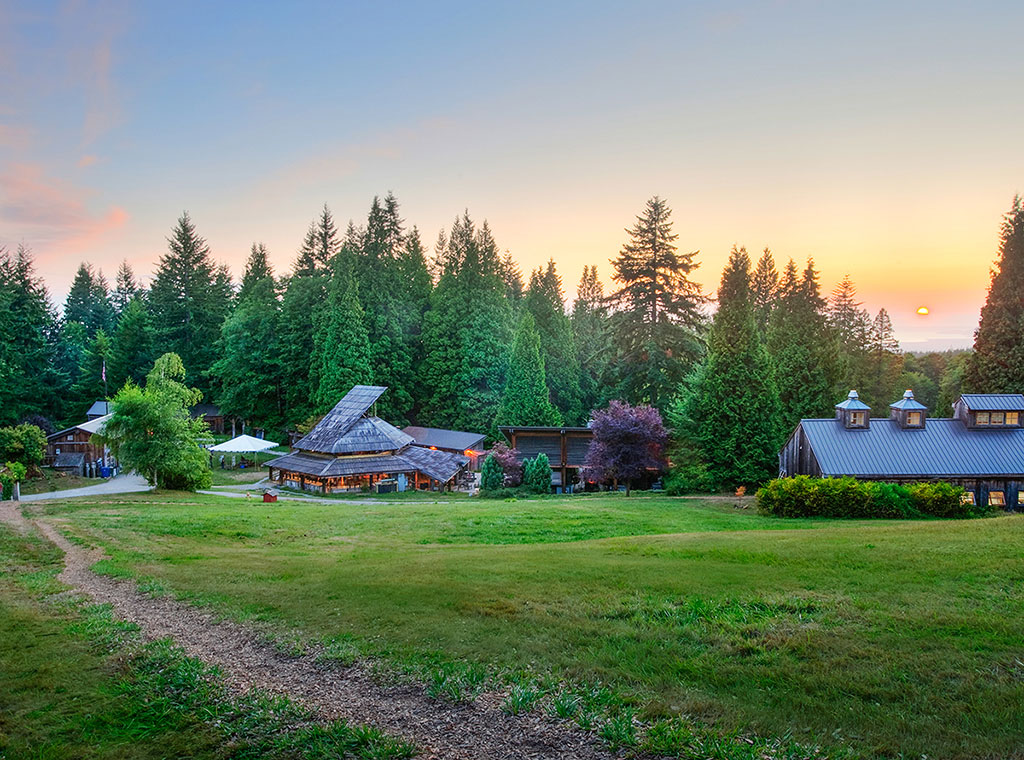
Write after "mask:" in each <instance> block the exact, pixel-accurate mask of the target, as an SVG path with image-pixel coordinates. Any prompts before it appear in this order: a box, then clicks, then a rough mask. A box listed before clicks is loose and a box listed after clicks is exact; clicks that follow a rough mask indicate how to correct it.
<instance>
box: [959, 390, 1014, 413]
mask: <svg viewBox="0 0 1024 760" xmlns="http://www.w3.org/2000/svg"><path fill="white" fill-rule="evenodd" d="M960 398H961V399H963V402H964V403H965V404H966V405H967V408H968V409H971V410H973V411H979V412H990V411H994V412H1006V411H1010V412H1016V411H1024V394H1020V393H965V394H963V395H962V396H961V397H960Z"/></svg>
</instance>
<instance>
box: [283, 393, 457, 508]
mask: <svg viewBox="0 0 1024 760" xmlns="http://www.w3.org/2000/svg"><path fill="white" fill-rule="evenodd" d="M386 390H387V388H382V387H380V386H371V385H357V386H355V387H354V388H352V390H350V391H349V392H348V393H347V394H346V395H345V398H343V399H342V400H341V401H339V402H338V404H337V405H336V406H335V407H334V408H333V409H332V410H331V411H330V412H328V413H327V415H326V416H325V417H324V418H323V419H322V420H320V422H319V423H318V424H317V426H316V427H314V428H313V429H312V430H311V431H310V432H309V434H308V435H306V436H303V437H302V438H300V439H299V440H297V441H296V442H295V443H294V444H292V447H293V451H291V452H290V453H288V454H285V455H284V456H282V457H278V458H277V459H272V460H270V461H269V462H267V469H268V471H269V473H270V479H271V480H272V481H276V482H278V483H280V484H281V485H283V486H289V487H292V488H299V489H302V490H304V491H313V492H316V493H332V492H336V491H352V490H361V489H363V488H370V487H372V486H374V485H375V484H377V483H379V482H380V481H382V480H387V481H389V482H393V484H394V487H395V490H398V491H405V490H407V489H411V488H414V489H424V490H427V489H429V490H441V489H445V488H453V487H455V486H456V485H458V480H459V477H460V475H462V473H464V472H465V470H466V466H467V465H468V464H469V458H468V457H466V456H464V455H463V454H453V453H450V452H447V451H439V450H436V449H430V448H428V447H425V446H420V445H417V444H416V442H415V440H414V439H413V437H412V436H410V435H408V434H406V433H403V432H402V431H401V430H399V429H398V428H396V427H395V426H394V425H390V424H388V423H387V422H385V421H384V420H382V419H380V418H379V417H377V416H375V415H373V414H372V412H371V409H372V408H373V406H374V404H375V403H376V402H377V399H379V398H380V397H381V395H383V393H384V392H385V391H386Z"/></svg>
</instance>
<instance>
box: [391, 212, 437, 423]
mask: <svg viewBox="0 0 1024 760" xmlns="http://www.w3.org/2000/svg"><path fill="white" fill-rule="evenodd" d="M398 274H399V280H400V282H401V283H402V289H403V295H404V297H405V305H404V307H403V309H402V311H401V312H400V313H399V317H400V318H401V319H402V332H403V335H404V339H405V342H406V344H407V346H408V348H409V352H410V354H411V358H412V378H411V386H410V391H409V392H410V394H411V395H412V400H413V407H412V410H411V412H410V418H412V419H416V417H417V416H418V414H419V411H420V407H421V405H422V403H423V402H422V400H423V399H424V398H426V397H427V395H428V394H427V389H426V388H425V387H424V384H423V372H422V370H423V359H424V348H423V320H424V317H425V315H426V313H427V309H429V308H430V292H431V290H432V289H433V281H432V280H431V278H430V270H429V269H428V266H427V257H426V251H425V250H424V248H423V243H422V242H421V240H420V233H419V230H418V229H416V228H415V227H413V228H412V229H411V230H410V231H409V234H408V235H406V237H405V243H404V246H403V248H402V253H401V255H400V258H399V261H398Z"/></svg>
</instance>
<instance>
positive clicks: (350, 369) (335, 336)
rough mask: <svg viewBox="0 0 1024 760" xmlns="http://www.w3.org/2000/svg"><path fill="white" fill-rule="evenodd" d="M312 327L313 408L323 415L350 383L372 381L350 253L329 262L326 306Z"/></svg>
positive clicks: (365, 335) (366, 338) (369, 382)
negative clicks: (329, 270)
mask: <svg viewBox="0 0 1024 760" xmlns="http://www.w3.org/2000/svg"><path fill="white" fill-rule="evenodd" d="M315 330H316V333H315V338H314V340H315V348H314V354H313V355H314V361H315V362H316V364H317V366H318V369H319V371H318V372H317V378H318V382H319V384H318V386H317V389H316V409H315V411H316V412H318V413H321V414H322V413H325V412H327V411H329V410H330V409H331V408H332V407H333V406H334V405H335V404H337V403H338V401H340V400H341V398H342V397H343V396H344V395H345V394H346V393H348V392H349V391H350V390H352V386H354V385H370V384H372V383H373V382H374V377H373V369H372V366H371V364H370V341H369V338H368V337H367V334H366V324H365V323H364V320H363V308H362V306H360V304H359V286H358V284H357V283H356V279H355V277H354V276H353V274H352V260H351V257H349V256H344V255H340V256H336V257H335V258H334V261H333V262H332V266H331V281H330V285H329V286H328V289H327V302H326V308H325V309H324V310H323V311H322V312H320V313H319V315H318V318H317V323H316V325H315Z"/></svg>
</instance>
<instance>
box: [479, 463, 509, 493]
mask: <svg viewBox="0 0 1024 760" xmlns="http://www.w3.org/2000/svg"><path fill="white" fill-rule="evenodd" d="M504 484H505V471H504V470H503V469H501V465H500V464H498V460H497V459H495V458H494V455H493V454H488V455H487V458H486V459H485V460H484V463H483V465H482V466H481V467H480V490H482V491H497V490H499V489H501V487H502V486H503V485H504Z"/></svg>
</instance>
